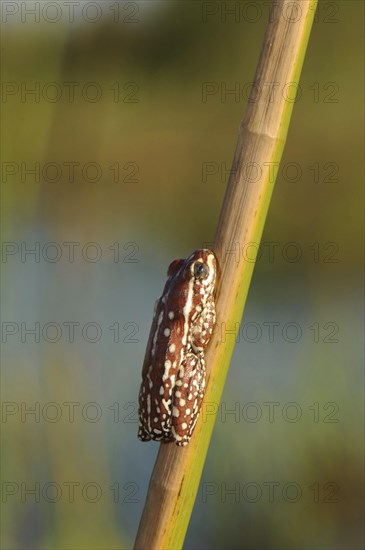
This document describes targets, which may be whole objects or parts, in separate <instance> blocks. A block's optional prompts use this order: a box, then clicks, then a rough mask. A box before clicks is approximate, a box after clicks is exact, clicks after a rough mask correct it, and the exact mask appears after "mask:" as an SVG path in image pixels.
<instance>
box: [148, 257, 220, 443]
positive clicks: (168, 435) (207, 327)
mask: <svg viewBox="0 0 365 550" xmlns="http://www.w3.org/2000/svg"><path fill="white" fill-rule="evenodd" d="M217 270H218V262H217V258H216V255H215V253H214V252H213V251H212V250H210V249H206V248H202V249H198V250H195V251H194V252H193V253H192V254H190V256H189V257H188V258H185V259H177V260H174V261H173V262H171V263H170V265H169V268H168V270H167V280H166V283H165V286H164V289H163V292H162V295H161V297H160V298H159V299H158V300H157V301H156V303H155V308H154V313H153V320H152V325H151V330H150V334H149V338H148V342H147V347H146V353H145V357H144V361H143V367H142V383H141V387H140V392H139V409H138V417H139V428H138V438H139V439H140V440H141V441H150V440H154V441H160V442H172V441H173V442H175V443H176V444H177V445H178V446H180V447H183V446H186V445H187V444H188V443H189V441H190V438H191V436H192V434H193V431H194V428H195V426H196V423H197V420H198V417H199V413H200V409H201V406H202V401H203V398H204V393H205V384H206V365H205V353H206V350H207V347H208V344H209V341H210V339H211V336H212V333H213V331H214V327H215V323H216V308H215V291H216V285H217Z"/></svg>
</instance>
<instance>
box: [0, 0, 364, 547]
mask: <svg viewBox="0 0 365 550" xmlns="http://www.w3.org/2000/svg"><path fill="white" fill-rule="evenodd" d="M22 4H24V5H25V7H24V6H23V7H22ZM55 4H56V3H55V2H40V3H39V2H25V3H19V2H6V3H5V2H4V3H3V5H2V105H1V110H2V164H1V166H2V184H1V185H2V199H3V200H2V242H3V249H2V253H3V255H2V274H3V292H2V309H3V314H2V400H3V405H2V407H3V408H2V532H3V541H2V548H4V550H6V549H9V550H13V549H14V550H15V549H16V550H19V549H33V548H39V549H70V550H71V549H75V548H80V549H81V548H90V549H91V548H92V549H95V550H96V549H102V548H110V549H112V548H115V549H117V548H131V546H132V544H133V539H134V536H135V533H136V529H137V526H138V521H139V518H140V515H141V512H142V508H143V503H144V498H145V495H146V491H147V486H148V481H149V476H150V473H151V470H152V467H153V464H154V459H155V456H156V453H157V450H158V445H157V444H154V443H150V444H143V443H141V442H139V441H138V440H137V437H136V431H137V414H136V412H137V409H136V400H137V395H138V389H139V383H140V375H141V364H142V360H143V355H144V350H145V344H146V340H147V337H148V332H149V328H150V322H151V317H152V309H153V304H154V300H155V299H156V298H157V297H158V296H159V294H160V292H161V290H162V287H163V284H164V279H165V274H166V269H167V266H168V264H169V262H170V261H171V260H172V259H173V258H175V257H185V256H186V255H188V254H189V253H190V252H191V251H192V250H194V249H195V248H198V247H200V246H203V245H204V244H205V243H209V242H211V241H212V240H213V237H214V231H215V225H216V221H217V217H218V215H219V211H220V208H221V204H222V200H223V196H224V191H225V185H226V181H227V171H228V170H229V168H230V163H231V160H232V156H233V152H234V147H235V142H236V137H237V132H238V126H239V122H240V119H241V117H242V114H243V112H244V109H245V104H246V102H247V95H248V93H247V91H248V89H249V84H250V83H251V82H252V80H253V76H254V71H255V66H256V63H257V60H258V56H259V52H260V47H261V43H262V39H263V33H264V29H265V25H266V21H267V18H268V13H269V11H268V9H269V8H268V3H267V2H261V1H260V2H214V3H212V2H199V1H196V2H175V1H173V2H157V1H153V0H151V1H149V2H127V3H126V2H80V3H77V4H79V7H78V8H77V7H75V12H74V17H71V15H70V11H69V10H70V7H69V3H66V2H58V3H57V5H56V6H55ZM37 5H38V7H37ZM26 8H27V9H28V10H30V8H32V9H33V10H35V15H32V14H31V13H30V11H27V9H26ZM37 10H38V11H37ZM60 10H61V11H60ZM230 10H231V11H232V13H229V12H230ZM59 14H61V16H60V17H58V16H59ZM362 21H363V5H362V3H361V2H358V1H352V0H347V1H346V2H344V1H335V2H326V1H324V0H322V1H320V2H319V7H318V11H317V14H316V20H315V23H314V26H313V31H312V35H311V39H310V42H309V47H308V51H307V56H306V60H305V63H304V68H303V73H302V78H301V83H300V90H299V92H298V97H297V99H296V102H295V107H294V114H293V118H292V123H291V127H290V131H289V136H288V141H287V144H286V148H285V152H284V157H283V160H282V167H281V168H280V169H279V172H278V177H277V181H276V186H275V191H274V195H273V199H272V203H271V207H270V211H269V215H268V219H267V223H266V226H265V231H264V235H263V244H262V246H261V256H260V258H259V260H258V262H257V265H256V267H255V271H254V276H253V281H252V286H251V289H250V292H249V296H248V301H247V307H246V311H245V314H244V318H243V319H242V327H241V331H240V334H239V338H238V342H237V344H236V348H235V352H234V356H233V359H232V363H231V368H230V371H229V375H228V379H227V384H226V387H225V391H224V395H223V401H222V404H221V405H220V406H219V407H218V405H216V404H206V407H205V409H204V411H203V414H205V415H208V414H213V413H214V412H217V421H216V426H215V430H214V435H213V439H212V442H211V445H210V449H209V453H208V458H207V462H206V465H205V468H204V473H203V478H202V481H201V485H200V488H199V493H198V496H197V500H196V505H195V508H194V512H193V516H192V520H191V524H190V527H189V531H188V535H187V538H186V541H185V548H187V549H202V548H217V549H220V548H229V549H236V548H245V549H246V548H247V549H261V550H263V549H265V550H266V549H267V550H271V549H273V550H274V549H275V550H277V549H288V550H289V549H290V550H292V549H294V548H295V549H301V550H318V549H328V548H331V549H344V550H350V549H360V548H362V547H363V538H362V537H363V508H362V502H363V500H362V498H363V488H362V483H363V462H362V452H363V443H364V439H363V396H362V388H363V344H362V340H363V328H364V327H363V318H362V308H363V293H362V292H363V291H362V284H363V281H362V270H363V243H362V227H363V205H362V199H363V191H362V179H363V145H364V143H363V107H362V103H361V97H362V94H363V48H362V45H363V25H362ZM32 90H33V92H32ZM286 92H288V94H289V95H290V93H291V92H292V89H289V88H288V90H286V91H285V93H286ZM283 93H284V92H283ZM289 95H288V98H289ZM290 97H292V96H290ZM239 246H240V247H241V253H240V255H239V256H238V257H237V261H248V259H247V258H248V256H247V255H245V253H247V254H248V255H249V251H248V250H245V251H243V250H242V247H243V244H242V243H240V245H239ZM32 250H33V252H32ZM237 251H238V249H237V250H236V251H235V252H237ZM250 252H251V251H250ZM231 337H232V336H230V335H227V338H231ZM32 411H33V412H32Z"/></svg>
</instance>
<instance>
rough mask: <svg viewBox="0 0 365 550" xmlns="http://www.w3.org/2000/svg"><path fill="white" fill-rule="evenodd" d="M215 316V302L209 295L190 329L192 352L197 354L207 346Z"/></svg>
mask: <svg viewBox="0 0 365 550" xmlns="http://www.w3.org/2000/svg"><path fill="white" fill-rule="evenodd" d="M215 317H216V316H215V304H214V299H213V296H211V297H210V298H209V299H208V300H207V303H206V304H205V307H204V309H202V311H201V312H200V313H199V315H198V316H197V317H196V319H195V320H194V323H193V325H192V327H191V330H190V343H191V347H192V348H193V351H194V353H196V354H199V353H201V352H203V351H204V350H205V348H206V347H207V345H208V342H209V340H210V337H211V336H212V332H213V329H214V325H215Z"/></svg>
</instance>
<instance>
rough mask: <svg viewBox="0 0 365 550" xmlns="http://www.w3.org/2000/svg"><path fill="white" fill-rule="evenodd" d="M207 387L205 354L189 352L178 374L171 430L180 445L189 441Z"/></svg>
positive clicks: (174, 392) (173, 398) (173, 400)
mask: <svg viewBox="0 0 365 550" xmlns="http://www.w3.org/2000/svg"><path fill="white" fill-rule="evenodd" d="M204 388H205V361H204V357H203V354H202V353H200V354H195V353H188V354H187V355H186V358H185V359H184V361H183V362H182V364H181V365H180V368H179V371H178V373H177V376H176V382H175V388H174V391H173V397H172V425H171V432H172V435H173V437H174V439H175V441H176V444H177V445H179V446H184V445H187V444H188V443H189V440H190V437H191V435H192V433H193V430H194V428H195V424H196V422H197V420H198V417H199V412H200V407H201V404H202V400H203V396H204Z"/></svg>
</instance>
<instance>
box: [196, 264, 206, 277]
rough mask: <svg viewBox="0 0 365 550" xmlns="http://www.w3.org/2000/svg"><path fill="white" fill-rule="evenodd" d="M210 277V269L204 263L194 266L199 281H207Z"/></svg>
mask: <svg viewBox="0 0 365 550" xmlns="http://www.w3.org/2000/svg"><path fill="white" fill-rule="evenodd" d="M208 275H209V267H208V266H207V264H204V263H203V262H196V263H195V265H194V276H195V277H197V278H198V279H206V278H207V277H208Z"/></svg>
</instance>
